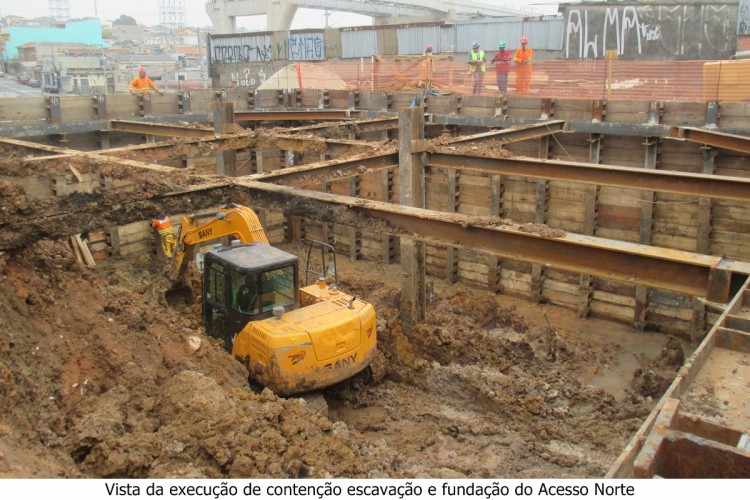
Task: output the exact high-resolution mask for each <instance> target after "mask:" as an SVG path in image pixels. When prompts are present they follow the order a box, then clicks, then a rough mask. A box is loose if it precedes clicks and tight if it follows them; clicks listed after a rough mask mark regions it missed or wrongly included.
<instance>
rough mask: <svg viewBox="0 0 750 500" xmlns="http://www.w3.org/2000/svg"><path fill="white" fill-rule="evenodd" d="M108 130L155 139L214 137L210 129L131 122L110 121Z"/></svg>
mask: <svg viewBox="0 0 750 500" xmlns="http://www.w3.org/2000/svg"><path fill="white" fill-rule="evenodd" d="M109 130H111V131H112V132H127V133H130V134H142V135H153V136H157V137H175V138H177V137H179V138H184V137H189V138H200V137H214V131H213V129H210V128H205V127H188V126H185V125H172V124H168V123H150V122H142V121H133V120H110V121H109Z"/></svg>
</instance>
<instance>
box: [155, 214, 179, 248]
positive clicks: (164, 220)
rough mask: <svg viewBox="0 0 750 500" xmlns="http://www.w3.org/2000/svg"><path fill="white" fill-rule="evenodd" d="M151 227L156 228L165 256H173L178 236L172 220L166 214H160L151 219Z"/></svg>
mask: <svg viewBox="0 0 750 500" xmlns="http://www.w3.org/2000/svg"><path fill="white" fill-rule="evenodd" d="M151 227H153V228H154V229H156V232H157V233H159V239H160V240H161V250H162V253H163V254H164V256H165V257H172V255H174V249H175V247H176V246H177V236H176V235H175V234H174V230H173V228H172V221H171V220H169V217H167V216H166V215H163V214H162V215H160V216H159V218H158V219H153V220H152V221H151Z"/></svg>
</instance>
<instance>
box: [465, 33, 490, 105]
mask: <svg viewBox="0 0 750 500" xmlns="http://www.w3.org/2000/svg"><path fill="white" fill-rule="evenodd" d="M485 71H487V56H486V55H485V53H484V50H482V48H481V47H480V46H479V42H474V44H473V45H472V46H471V52H469V72H470V73H471V74H472V76H473V79H474V89H473V91H472V93H473V94H474V95H479V94H481V93H482V83H483V82H484V73H485Z"/></svg>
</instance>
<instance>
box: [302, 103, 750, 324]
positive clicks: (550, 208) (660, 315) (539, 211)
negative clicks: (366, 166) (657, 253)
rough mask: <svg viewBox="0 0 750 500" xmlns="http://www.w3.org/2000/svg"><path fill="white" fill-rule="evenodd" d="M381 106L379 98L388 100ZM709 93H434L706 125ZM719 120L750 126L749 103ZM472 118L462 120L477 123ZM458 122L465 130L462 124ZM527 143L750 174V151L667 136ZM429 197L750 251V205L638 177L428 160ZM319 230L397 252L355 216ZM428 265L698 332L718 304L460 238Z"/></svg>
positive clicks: (586, 311)
mask: <svg viewBox="0 0 750 500" xmlns="http://www.w3.org/2000/svg"><path fill="white" fill-rule="evenodd" d="M410 98H411V95H409V94H397V95H393V96H386V95H382V94H368V93H360V94H359V96H358V101H359V103H360V106H361V107H363V108H367V109H378V108H379V109H383V108H385V106H383V107H380V106H381V105H382V104H384V103H387V104H389V105H388V108H387V109H389V110H398V109H402V108H404V107H406V106H408V103H409V102H410ZM376 106H377V107H376ZM706 110H707V106H706V104H703V103H701V104H686V103H649V102H635V103H631V102H629V103H623V102H612V103H602V102H590V101H546V102H545V101H543V100H541V99H529V98H524V99H509V100H508V101H503V100H501V99H498V98H493V97H463V98H460V97H456V96H448V97H430V98H429V101H428V111H431V112H434V113H437V114H457V115H463V116H478V117H493V116H497V115H501V114H502V115H506V116H509V117H511V118H515V119H526V120H529V119H539V118H540V116H542V113H546V115H547V116H548V117H549V118H555V119H565V120H569V121H571V122H585V121H591V120H592V119H596V120H600V121H605V122H611V123H632V124H645V123H648V122H649V119H651V120H652V122H651V123H653V122H654V121H656V122H657V123H659V124H665V125H705V124H706V116H707V115H706ZM720 110H721V113H720V117H721V120H720V122H719V125H720V126H722V127H726V128H730V129H738V128H739V129H742V128H747V126H748V123H749V121H748V117H750V114H748V111H750V109H748V107H747V105H744V104H739V103H724V104H721V105H720ZM470 131H471V129H470V128H468V127H462V128H461V130H460V132H461V133H466V132H470ZM454 132H455V130H454ZM509 149H510V150H511V151H512V152H513V153H515V154H517V155H524V156H531V157H548V158H553V159H560V160H571V161H583V162H598V163H602V164H613V165H624V166H630V167H642V168H657V169H668V170H677V171H683V172H700V173H715V174H718V175H732V176H739V177H747V176H750V165H748V164H747V160H746V159H745V158H743V157H741V156H738V155H736V154H733V153H730V152H727V151H719V150H716V149H714V150H710V149H705V148H702V147H701V146H700V145H696V144H692V143H687V142H677V141H673V140H669V139H664V138H660V137H649V136H639V135H629V136H626V135H604V134H588V133H587V134H584V133H566V134H559V135H558V136H557V137H556V138H547V139H541V140H532V141H526V142H522V143H517V144H513V145H510V146H509ZM321 189H324V190H329V191H332V192H334V193H338V194H347V195H350V194H353V195H357V196H361V197H364V198H368V199H373V200H395V199H397V197H398V195H397V190H398V176H397V175H395V176H394V175H392V171H391V173H389V172H383V171H381V172H375V173H370V174H366V175H360V176H356V177H353V178H347V179H343V180H337V181H333V182H330V183H328V184H327V185H326V186H321ZM426 204H427V208H430V209H435V210H442V211H457V212H460V213H466V214H472V215H499V216H503V217H507V218H509V219H512V220H514V221H516V222H519V223H525V222H530V223H535V222H536V223H545V224H547V225H549V226H551V227H553V228H560V229H563V230H566V231H571V232H576V233H581V234H592V235H595V236H600V237H604V238H610V239H616V240H625V241H632V242H640V243H645V244H651V245H655V246H661V247H667V248H675V249H681V250H687V251H694V252H699V253H709V254H714V255H723V256H727V257H731V258H735V259H739V260H750V232H749V231H748V229H750V223H749V222H747V221H748V220H750V219H749V217H750V207H748V206H744V205H742V204H741V203H735V202H728V201H712V200H705V199H698V198H696V197H691V196H680V195H672V194H665V193H650V192H643V191H638V190H632V189H620V188H611V187H599V186H590V185H584V184H578V183H570V182H558V181H551V182H544V181H538V180H530V179H525V178H521V177H512V176H476V175H466V174H462V173H457V171H455V170H453V169H446V168H435V167H428V169H427V172H426ZM303 226H304V232H305V233H306V235H308V236H309V237H315V238H323V239H328V240H329V241H333V242H335V244H336V247H337V249H339V251H340V252H341V253H342V254H344V255H348V256H350V257H353V258H361V259H371V260H381V259H386V255H387V256H388V259H391V260H392V259H393V258H394V257H395V255H394V248H396V249H397V248H398V246H397V245H394V244H393V242H392V241H387V238H380V237H379V236H378V235H369V234H360V233H358V232H356V231H355V229H354V228H349V227H345V226H340V225H335V226H334V227H327V228H323V227H322V226H321V225H320V224H319V223H317V222H314V221H304V223H303ZM427 272H428V275H430V276H433V277H435V278H440V279H448V280H451V281H460V282H462V283H466V284H469V285H472V286H476V287H483V288H489V289H495V290H497V291H498V292H501V293H508V294H513V295H519V296H523V297H525V298H528V299H531V300H543V301H547V302H550V303H553V304H557V305H561V306H563V307H567V308H571V309H575V310H577V311H579V313H580V314H581V315H582V316H586V315H592V316H599V317H604V318H608V319H615V320H618V321H622V322H626V323H632V324H635V325H636V326H638V327H649V328H656V329H658V330H660V331H664V332H669V333H674V334H678V335H682V336H689V337H696V336H698V335H700V334H702V333H703V332H704V331H705V330H706V327H707V325H709V324H712V323H713V321H715V319H716V317H718V315H717V314H716V313H714V312H712V311H706V309H705V306H704V305H703V303H701V302H700V301H698V300H696V299H693V298H691V297H687V296H683V295H679V294H675V293H672V292H667V291H664V290H655V289H646V288H644V287H637V286H634V285H629V284H626V283H620V282H612V281H608V280H603V279H598V278H591V277H589V276H581V275H577V274H574V273H568V272H562V271H558V270H555V269H549V268H544V269H540V268H538V266H532V265H530V264H527V263H523V262H516V261H510V260H498V259H497V258H494V257H492V256H489V255H486V254H483V253H480V252H474V251H471V250H470V249H460V250H454V249H449V248H445V247H438V246H434V245H428V247H427Z"/></svg>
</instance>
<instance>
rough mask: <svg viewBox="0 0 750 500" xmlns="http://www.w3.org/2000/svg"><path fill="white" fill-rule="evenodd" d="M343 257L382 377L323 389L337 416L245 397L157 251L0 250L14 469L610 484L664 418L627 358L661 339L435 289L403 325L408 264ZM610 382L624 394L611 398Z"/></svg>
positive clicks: (2, 443) (8, 472) (0, 373)
mask: <svg viewBox="0 0 750 500" xmlns="http://www.w3.org/2000/svg"><path fill="white" fill-rule="evenodd" d="M293 250H295V251H296V250H298V249H293ZM339 260H340V262H339V275H340V281H341V286H342V287H343V288H345V289H346V290H348V291H351V292H354V293H355V294H357V295H358V296H362V297H365V298H366V299H368V300H370V301H371V302H373V303H374V304H375V305H376V308H377V311H378V327H379V336H380V346H381V349H382V350H383V352H384V354H385V357H386V360H387V373H386V377H385V379H384V380H383V381H382V382H381V383H379V384H377V385H362V384H361V383H359V382H357V383H353V382H350V383H345V384H342V385H341V386H338V387H335V388H331V389H329V390H327V391H326V392H325V397H326V399H327V400H328V404H329V408H330V418H326V417H325V416H323V415H321V414H320V413H318V412H316V411H315V410H314V409H312V408H310V407H309V406H308V405H307V404H306V403H305V402H304V401H303V400H301V399H299V398H289V399H284V398H278V397H276V396H275V395H273V394H272V393H270V391H264V392H262V393H260V394H257V393H255V392H253V391H252V390H250V389H249V387H248V385H247V383H246V371H245V369H244V368H243V366H242V365H241V364H240V363H239V362H237V361H235V360H234V359H232V358H231V356H229V355H228V354H227V353H226V352H224V350H223V348H222V347H221V345H219V343H218V342H215V341H213V340H211V339H209V338H207V337H206V336H205V335H204V334H203V332H202V328H201V324H200V315H199V311H200V307H199V305H193V306H190V307H186V306H181V307H178V308H174V307H171V308H170V307H167V306H166V305H165V304H164V301H163V298H162V294H161V292H162V290H163V289H164V287H165V285H166V283H165V282H164V280H163V279H162V278H161V273H160V271H158V270H157V266H155V265H154V264H153V263H151V262H149V260H148V259H146V258H145V257H141V258H140V260H135V261H114V260H113V261H108V262H109V263H108V264H104V265H100V266H99V267H97V268H96V269H94V270H87V269H80V268H79V267H78V266H77V265H76V264H75V260H74V257H73V255H72V253H71V251H70V250H69V248H68V247H67V246H66V245H65V244H63V243H59V242H51V241H39V242H37V243H35V244H33V245H31V246H29V247H27V248H25V249H23V250H19V251H16V252H14V253H5V254H3V255H1V256H0V273H1V274H0V331H2V334H1V335H0V353H1V355H0V404H1V405H2V407H3V408H6V409H7V411H5V412H3V413H2V415H0V475H4V476H16V477H17V476H66V477H75V476H106V477H112V476H134V477H164V476H210V477H221V476H233V477H239V476H245V477H247V476H273V477H305V476H315V477H320V476H323V477H325V476H330V475H332V476H360V477H361V476H371V477H372V476H375V477H381V476H393V477H408V476H420V477H428V476H432V477H458V476H471V477H490V476H512V477H533V476H600V475H602V474H603V473H604V472H605V470H606V468H607V466H608V465H609V463H610V462H611V461H612V460H613V459H614V458H615V457H616V456H617V454H618V453H619V451H620V450H621V449H622V447H623V446H624V444H625V442H626V440H627V439H628V437H629V436H630V435H631V434H632V433H633V432H634V431H635V429H636V428H637V427H638V426H639V425H640V422H641V421H642V419H643V418H644V417H645V415H646V414H647V413H648V411H649V410H650V408H651V407H652V405H653V399H652V398H650V397H643V396H641V395H639V394H637V393H635V392H633V391H630V390H629V389H627V388H626V387H625V385H626V383H627V380H628V376H629V375H630V374H632V366H631V365H628V364H627V363H620V362H619V361H618V359H619V357H620V356H626V355H627V350H628V349H629V345H628V343H633V344H637V345H639V346H641V348H642V349H646V348H647V354H648V355H650V356H653V357H656V356H657V355H658V354H659V351H660V349H661V347H662V345H663V344H664V343H665V341H666V337H663V336H659V335H650V336H649V335H640V334H639V335H636V334H634V333H632V332H631V331H630V330H629V329H628V328H626V327H624V326H620V325H614V324H612V323H608V322H604V321H599V320H589V321H583V322H582V321H580V320H578V319H577V318H576V317H575V315H574V314H573V313H572V312H570V311H566V310H562V309H559V308H556V307H552V306H548V305H535V304H529V303H526V302H524V301H521V300H515V299H512V298H509V297H505V296H498V297H495V296H493V295H490V294H487V293H482V292H474V291H470V290H468V289H465V288H464V287H462V286H460V285H452V286H447V285H443V284H441V283H436V284H435V294H434V297H433V300H432V302H431V304H430V309H429V311H430V313H429V316H428V319H427V320H426V321H425V322H423V323H421V324H419V325H417V326H416V327H415V328H414V329H413V330H412V331H408V332H407V331H405V330H404V328H403V327H402V325H401V323H400V321H399V319H398V303H399V289H398V283H397V282H394V281H393V279H392V278H390V277H397V276H398V267H397V266H390V267H384V266H380V265H377V264H373V263H372V262H358V263H354V264H352V263H349V262H347V261H345V259H339ZM384 277H389V278H387V279H386V281H385V282H384ZM634 336H635V337H636V338H635V340H632V338H633V337H634ZM644 346H645V347H644ZM605 371H606V372H607V373H611V374H613V376H614V378H615V380H619V381H620V386H619V387H618V388H617V389H621V390H622V393H621V394H620V393H618V394H615V393H617V392H618V391H617V390H609V389H610V388H608V390H609V392H607V391H605V390H604V389H602V388H601V387H597V384H598V383H599V382H598V381H597V379H596V377H597V373H600V372H605ZM600 385H601V386H605V385H606V384H600Z"/></svg>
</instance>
